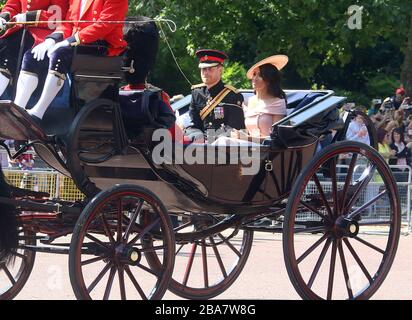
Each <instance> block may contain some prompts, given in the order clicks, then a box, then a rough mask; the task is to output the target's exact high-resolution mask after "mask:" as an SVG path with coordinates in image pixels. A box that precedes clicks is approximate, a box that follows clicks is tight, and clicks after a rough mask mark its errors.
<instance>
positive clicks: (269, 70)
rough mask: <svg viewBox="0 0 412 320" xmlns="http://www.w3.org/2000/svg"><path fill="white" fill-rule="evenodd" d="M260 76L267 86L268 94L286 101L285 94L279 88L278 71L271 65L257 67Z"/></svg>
mask: <svg viewBox="0 0 412 320" xmlns="http://www.w3.org/2000/svg"><path fill="white" fill-rule="evenodd" d="M259 70H260V75H261V77H262V79H263V81H265V82H266V83H267V84H268V92H269V94H271V95H272V96H274V97H277V98H281V99H286V94H285V92H284V91H283V90H282V88H281V87H280V81H281V78H282V76H281V73H280V71H279V70H278V69H277V68H276V67H275V66H274V65H272V64H269V63H267V64H264V65H262V66H260V67H259Z"/></svg>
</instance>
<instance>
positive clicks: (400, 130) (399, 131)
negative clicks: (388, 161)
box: [392, 128, 405, 143]
mask: <svg viewBox="0 0 412 320" xmlns="http://www.w3.org/2000/svg"><path fill="white" fill-rule="evenodd" d="M395 133H398V134H399V135H400V136H401V142H403V143H405V137H404V136H403V130H402V128H395V129H393V131H392V143H395V139H394V135H395Z"/></svg>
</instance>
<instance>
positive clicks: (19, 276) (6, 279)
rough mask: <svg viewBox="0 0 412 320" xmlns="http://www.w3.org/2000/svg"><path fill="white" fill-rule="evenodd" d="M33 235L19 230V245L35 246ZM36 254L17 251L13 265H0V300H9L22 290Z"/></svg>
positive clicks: (23, 250)
mask: <svg viewBox="0 0 412 320" xmlns="http://www.w3.org/2000/svg"><path fill="white" fill-rule="evenodd" d="M34 236H35V234H34V233H32V232H28V231H23V230H21V231H20V233H19V237H20V241H19V243H20V245H35V244H36V240H35V238H34ZM35 257H36V252H34V251H31V250H27V249H17V252H16V254H15V256H14V258H15V259H14V263H11V264H9V265H6V264H5V263H0V300H11V299H13V298H14V297H15V296H17V294H18V293H19V292H20V291H21V290H22V289H23V287H24V285H25V284H26V282H27V280H28V279H29V276H30V274H31V271H32V269H33V265H34V260H35Z"/></svg>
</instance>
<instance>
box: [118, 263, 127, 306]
mask: <svg viewBox="0 0 412 320" xmlns="http://www.w3.org/2000/svg"><path fill="white" fill-rule="evenodd" d="M118 275H119V286H120V298H121V299H122V300H126V289H125V286H124V269H123V268H119V272H118Z"/></svg>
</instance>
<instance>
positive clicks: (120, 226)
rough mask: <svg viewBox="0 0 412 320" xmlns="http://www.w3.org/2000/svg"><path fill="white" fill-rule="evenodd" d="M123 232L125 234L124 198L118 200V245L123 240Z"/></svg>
mask: <svg viewBox="0 0 412 320" xmlns="http://www.w3.org/2000/svg"><path fill="white" fill-rule="evenodd" d="M122 232H123V206H122V198H121V197H120V198H119V199H118V200H117V239H116V240H117V243H120V242H121V240H122Z"/></svg>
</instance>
